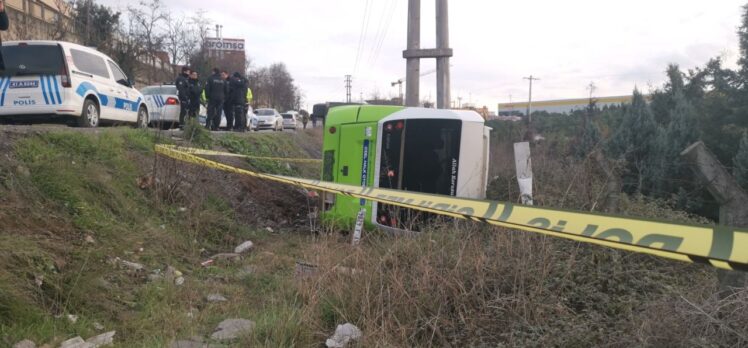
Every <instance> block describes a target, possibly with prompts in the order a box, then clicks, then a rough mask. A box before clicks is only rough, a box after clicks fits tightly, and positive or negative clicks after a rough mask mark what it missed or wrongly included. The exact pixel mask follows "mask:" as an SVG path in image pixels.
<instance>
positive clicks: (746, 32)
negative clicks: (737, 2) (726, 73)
mask: <svg viewBox="0 0 748 348" xmlns="http://www.w3.org/2000/svg"><path fill="white" fill-rule="evenodd" d="M738 43H739V44H740V58H739V59H738V65H739V66H740V68H739V71H738V74H739V76H740V82H741V84H742V86H743V87H744V88H745V86H746V85H748V5H745V6H743V14H742V23H741V25H740V28H739V29H738Z"/></svg>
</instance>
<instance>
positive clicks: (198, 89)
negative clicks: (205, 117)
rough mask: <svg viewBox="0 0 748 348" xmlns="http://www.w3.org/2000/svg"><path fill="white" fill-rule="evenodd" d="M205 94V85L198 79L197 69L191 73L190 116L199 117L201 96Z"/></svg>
mask: <svg viewBox="0 0 748 348" xmlns="http://www.w3.org/2000/svg"><path fill="white" fill-rule="evenodd" d="M202 95H203V85H202V83H200V80H199V79H198V75H197V71H193V72H192V73H190V108H189V113H188V116H189V117H190V118H193V119H197V116H198V114H199V113H200V97H201V96H202Z"/></svg>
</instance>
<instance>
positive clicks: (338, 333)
mask: <svg viewBox="0 0 748 348" xmlns="http://www.w3.org/2000/svg"><path fill="white" fill-rule="evenodd" d="M361 336H363V333H362V332H361V330H360V329H359V328H358V327H356V325H353V324H351V323H345V324H343V325H338V327H337V328H336V329H335V334H334V335H332V337H330V338H329V339H327V341H326V342H325V345H327V347H328V348H344V347H346V346H347V345H348V343H350V342H352V341H357V340H359V339H361Z"/></svg>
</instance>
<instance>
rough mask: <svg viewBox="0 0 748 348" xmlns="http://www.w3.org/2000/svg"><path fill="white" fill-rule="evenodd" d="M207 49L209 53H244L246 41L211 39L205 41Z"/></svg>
mask: <svg viewBox="0 0 748 348" xmlns="http://www.w3.org/2000/svg"><path fill="white" fill-rule="evenodd" d="M205 47H206V48H207V49H208V50H209V51H241V52H244V39H219V38H215V37H209V38H206V39H205Z"/></svg>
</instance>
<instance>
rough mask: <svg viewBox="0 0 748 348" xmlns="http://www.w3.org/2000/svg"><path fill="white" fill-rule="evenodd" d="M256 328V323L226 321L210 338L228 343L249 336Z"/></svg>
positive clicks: (249, 321) (219, 325)
mask: <svg viewBox="0 0 748 348" xmlns="http://www.w3.org/2000/svg"><path fill="white" fill-rule="evenodd" d="M254 328H255V322H254V321H251V320H247V319H226V320H224V321H222V322H221V323H220V324H218V327H217V328H216V331H215V332H214V333H213V334H212V335H211V336H210V338H212V339H214V340H219V341H228V340H233V339H236V338H239V337H240V336H244V335H248V334H250V333H251V332H252V330H253V329H254Z"/></svg>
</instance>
